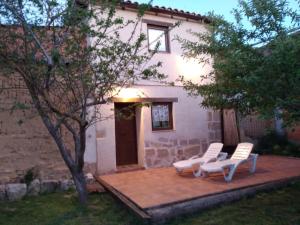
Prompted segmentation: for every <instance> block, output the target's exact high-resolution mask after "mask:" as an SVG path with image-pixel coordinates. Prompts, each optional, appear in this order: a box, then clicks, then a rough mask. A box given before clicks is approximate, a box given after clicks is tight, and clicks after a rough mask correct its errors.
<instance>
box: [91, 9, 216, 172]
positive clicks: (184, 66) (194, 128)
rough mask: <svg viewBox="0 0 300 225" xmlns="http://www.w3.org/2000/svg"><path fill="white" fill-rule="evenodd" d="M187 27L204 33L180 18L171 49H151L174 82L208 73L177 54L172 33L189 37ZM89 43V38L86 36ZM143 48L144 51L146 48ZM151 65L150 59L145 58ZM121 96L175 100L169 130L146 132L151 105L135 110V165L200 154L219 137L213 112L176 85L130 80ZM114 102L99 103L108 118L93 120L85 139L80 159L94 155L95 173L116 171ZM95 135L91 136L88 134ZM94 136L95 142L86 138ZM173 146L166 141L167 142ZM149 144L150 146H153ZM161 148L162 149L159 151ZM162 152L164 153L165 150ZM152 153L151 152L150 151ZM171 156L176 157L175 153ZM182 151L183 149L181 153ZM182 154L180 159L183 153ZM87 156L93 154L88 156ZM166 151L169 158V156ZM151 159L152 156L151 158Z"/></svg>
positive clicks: (128, 16)
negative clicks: (83, 156)
mask: <svg viewBox="0 0 300 225" xmlns="http://www.w3.org/2000/svg"><path fill="white" fill-rule="evenodd" d="M117 15H119V16H121V17H124V18H126V19H135V18H136V13H135V12H132V11H128V10H118V11H117ZM144 19H147V20H153V21H159V22H166V23H173V24H175V23H176V22H177V21H178V19H172V18H166V17H165V16H155V15H145V16H144ZM140 26H141V31H142V32H144V33H147V24H145V23H141V24H140ZM131 29H132V28H131V27H130V26H129V27H127V28H126V29H124V30H122V31H121V38H122V39H123V40H127V38H128V34H130V33H131V32H130V31H131ZM188 30H192V31H194V32H207V30H206V25H205V24H200V23H198V22H191V21H186V20H182V21H181V25H180V26H179V27H176V28H174V29H173V30H171V31H170V41H171V43H170V48H171V53H157V54H156V55H155V56H154V58H153V59H152V62H153V63H155V62H157V61H161V62H163V66H162V68H160V71H161V72H162V73H164V74H166V75H168V81H175V80H176V79H177V78H178V76H180V75H183V76H185V78H186V79H189V80H192V81H194V82H200V80H201V79H200V76H201V75H203V74H207V73H209V72H210V71H211V66H210V65H201V64H199V63H197V62H196V61H195V60H186V59H184V58H183V57H182V53H183V52H182V49H181V45H180V43H178V42H177V41H176V40H174V38H175V37H176V35H178V36H180V37H183V38H186V39H190V40H195V37H194V36H192V35H191V34H190V33H189V32H188ZM89 41H90V43H93V41H94V40H89ZM147 49H148V48H147V46H145V50H146V51H147ZM150 63H151V62H150ZM119 97H121V98H134V97H147V98H178V102H175V103H173V121H174V129H173V130H171V131H152V126H151V108H150V107H143V108H142V109H139V110H138V112H137V139H138V143H137V144H138V149H139V150H138V159H139V164H140V165H141V166H145V167H149V166H150V167H151V166H162V165H169V164H170V163H171V162H172V161H174V160H175V159H179V158H178V157H179V156H178V154H181V151H184V149H186V151H187V152H190V153H194V152H198V153H201V152H203V151H204V150H205V148H206V146H207V145H208V144H209V142H211V141H216V140H220V138H221V137H220V133H219V131H217V129H215V130H213V129H212V126H213V123H215V124H214V127H219V125H218V123H220V121H219V119H218V113H216V112H215V113H214V112H212V111H211V110H206V109H203V108H201V107H200V103H201V97H197V98H192V97H188V96H187V93H186V92H185V91H184V90H183V88H182V87H181V86H180V85H179V84H178V83H177V84H176V86H174V87H170V86H164V85H162V84H159V83H156V82H149V81H147V82H146V81H143V82H141V81H140V82H138V83H136V84H135V85H134V86H133V87H131V88H129V89H127V90H122V91H120V93H119ZM113 108H114V104H112V103H111V104H107V105H105V106H101V109H100V110H101V113H102V116H107V117H109V116H111V117H110V118H109V119H107V120H104V121H101V122H98V123H97V124H96V126H95V127H92V128H91V130H90V131H88V132H89V136H90V138H89V140H88V141H91V143H89V144H88V145H87V146H88V148H89V149H88V150H87V155H86V157H85V158H86V159H87V160H91V158H93V157H94V155H96V161H97V172H98V173H100V174H102V173H108V172H113V171H115V170H116V145H115V121H114V118H113V111H112V110H113ZM93 132H94V133H96V134H95V135H93V134H92V133H93ZM93 138H96V140H95V141H93V140H91V139H93ZM171 142H172V143H173V144H170V143H171ZM154 148H155V149H154ZM163 148H165V149H163ZM166 151H168V153H166ZM153 152H154V153H153ZM152 153H153V154H152ZM163 154H164V155H165V156H166V155H168V157H166V158H165V159H164V160H163V161H160V160H156V158H157V157H159V155H163ZM176 154H177V156H175V155H176ZM187 154H188V153H187ZM187 154H186V155H184V154H183V155H182V156H180V157H183V158H184V157H185V156H187ZM89 155H93V156H92V157H90V156H89ZM171 155H172V157H171ZM151 157H152V158H151Z"/></svg>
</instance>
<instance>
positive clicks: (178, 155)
mask: <svg viewBox="0 0 300 225" xmlns="http://www.w3.org/2000/svg"><path fill="white" fill-rule="evenodd" d="M206 148H207V141H206V140H200V139H166V138H159V140H158V141H156V142H151V141H148V142H146V143H145V158H146V162H145V164H146V167H147V168H148V167H164V166H170V165H172V163H173V162H176V161H179V160H183V159H187V158H190V157H192V156H194V155H198V154H200V155H201V154H203V153H204V151H205V150H206Z"/></svg>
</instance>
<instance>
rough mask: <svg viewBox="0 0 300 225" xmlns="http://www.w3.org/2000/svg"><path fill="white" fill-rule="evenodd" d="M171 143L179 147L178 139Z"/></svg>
mask: <svg viewBox="0 0 300 225" xmlns="http://www.w3.org/2000/svg"><path fill="white" fill-rule="evenodd" d="M170 142H171V144H172V145H173V146H177V145H178V140H177V139H174V140H171V141H170Z"/></svg>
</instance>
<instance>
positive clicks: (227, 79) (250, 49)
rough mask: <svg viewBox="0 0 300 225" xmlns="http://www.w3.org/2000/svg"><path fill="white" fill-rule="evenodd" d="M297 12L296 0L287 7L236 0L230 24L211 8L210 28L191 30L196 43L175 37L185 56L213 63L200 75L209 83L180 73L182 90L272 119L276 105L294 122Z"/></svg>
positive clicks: (298, 101)
mask: <svg viewBox="0 0 300 225" xmlns="http://www.w3.org/2000/svg"><path fill="white" fill-rule="evenodd" d="M299 12H300V2H299V5H298V7H297V8H296V9H292V8H291V7H290V6H289V3H288V1H286V0H241V1H239V8H237V9H234V10H233V14H234V16H235V22H234V23H233V22H232V23H231V22H228V21H226V20H225V19H224V18H223V17H222V16H217V15H215V14H213V13H211V14H210V15H209V16H210V20H211V26H210V32H209V33H204V34H203V33H195V34H194V35H195V36H196V37H197V39H198V40H197V41H195V42H192V41H188V40H184V39H180V41H181V43H182V48H183V49H184V51H185V53H184V54H185V56H186V57H197V58H198V59H199V62H200V63H208V62H209V63H212V66H213V69H214V71H213V72H211V73H210V74H209V75H203V78H204V79H209V80H211V81H212V82H206V83H204V84H203V83H202V84H197V83H193V82H191V81H188V80H184V79H183V78H181V81H182V82H183V83H184V86H185V88H186V90H187V91H188V92H189V93H190V94H191V95H202V96H203V97H204V100H203V102H202V105H203V106H206V107H213V108H215V109H221V108H234V109H236V110H238V111H239V112H240V113H241V114H242V115H247V114H250V113H253V112H258V113H259V114H260V115H261V116H262V117H264V118H273V117H274V110H276V111H277V113H276V114H277V116H278V117H279V118H283V119H284V121H285V123H286V125H289V124H292V123H295V122H299V120H300V113H299V108H300V88H299V87H300V35H299V33H295V32H296V31H297V30H299V28H300V15H299ZM211 59H213V60H211Z"/></svg>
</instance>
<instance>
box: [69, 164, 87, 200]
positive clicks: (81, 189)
mask: <svg viewBox="0 0 300 225" xmlns="http://www.w3.org/2000/svg"><path fill="white" fill-rule="evenodd" d="M71 173H72V177H73V180H74V183H75V187H76V190H77V193H78V198H79V202H80V203H81V204H82V205H85V204H86V203H87V189H86V182H85V178H84V173H83V171H82V170H81V171H71Z"/></svg>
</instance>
